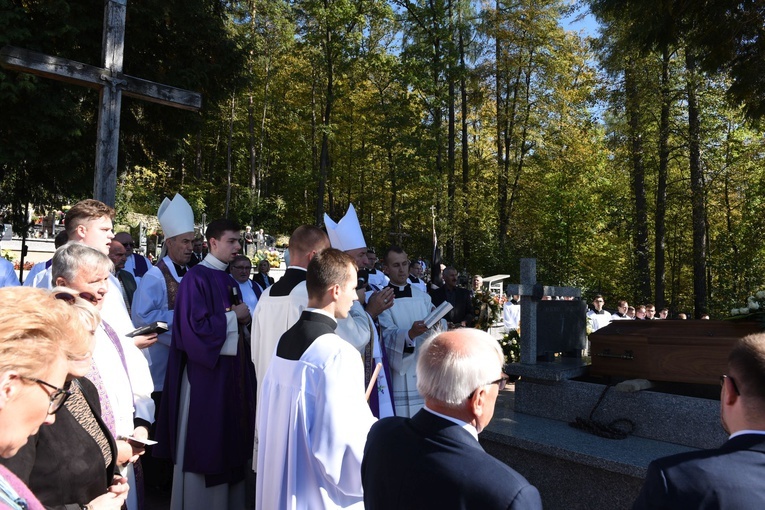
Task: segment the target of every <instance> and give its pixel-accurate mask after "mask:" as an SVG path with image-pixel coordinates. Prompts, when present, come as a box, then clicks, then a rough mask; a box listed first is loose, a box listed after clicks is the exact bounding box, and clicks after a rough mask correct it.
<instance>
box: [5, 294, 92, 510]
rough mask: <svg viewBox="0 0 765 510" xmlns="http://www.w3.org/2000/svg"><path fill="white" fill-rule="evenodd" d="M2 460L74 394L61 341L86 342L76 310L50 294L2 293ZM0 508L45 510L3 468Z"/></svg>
mask: <svg viewBox="0 0 765 510" xmlns="http://www.w3.org/2000/svg"><path fill="white" fill-rule="evenodd" d="M0 317H2V318H3V320H1V321H0V457H2V458H3V459H9V458H11V457H13V456H14V455H15V454H16V453H17V452H18V451H19V450H20V449H21V448H22V447H23V446H24V445H25V444H26V443H27V438H28V437H29V436H31V435H34V434H36V433H37V432H38V430H40V428H41V426H42V425H50V424H52V423H54V421H55V419H56V417H55V413H56V411H58V410H59V409H60V408H61V406H62V405H63V404H64V401H65V400H66V399H67V397H68V396H69V392H68V391H66V390H65V389H63V388H62V386H63V385H64V382H65V379H66V375H67V371H68V366H67V360H66V354H65V351H64V348H63V347H62V345H61V343H60V340H61V339H63V338H68V339H77V338H80V339H82V338H84V336H85V331H84V328H83V327H82V323H81V322H80V321H79V320H78V319H77V316H76V315H75V314H74V313H73V311H72V309H71V307H70V306H69V305H68V304H67V303H65V302H63V301H60V300H57V299H55V298H53V297H52V296H51V295H50V293H49V292H48V291H45V290H42V289H31V288H27V287H6V288H2V289H0ZM0 507H2V508H11V509H42V508H43V506H42V504H41V503H40V502H39V501H38V500H37V498H35V496H34V495H33V494H32V492H31V491H30V490H29V489H28V488H27V487H26V486H25V485H24V483H23V482H22V481H21V480H20V479H19V478H18V477H17V476H15V475H14V474H13V473H11V471H9V470H8V469H7V468H6V467H4V466H0Z"/></svg>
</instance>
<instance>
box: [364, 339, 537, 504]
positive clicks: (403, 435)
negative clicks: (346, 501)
mask: <svg viewBox="0 0 765 510" xmlns="http://www.w3.org/2000/svg"><path fill="white" fill-rule="evenodd" d="M502 362H503V357H502V352H501V350H500V348H499V345H498V344H497V341H496V340H494V339H493V338H492V337H491V336H490V335H489V334H487V333H484V332H483V331H479V330H475V329H460V330H455V331H450V332H447V333H441V334H439V335H437V336H435V337H433V338H431V339H429V340H427V341H426V342H425V343H424V344H423V346H422V348H421V350H420V356H419V358H418V360H417V389H418V390H419V392H420V393H421V394H422V395H423V397H424V398H425V408H424V409H422V410H420V411H419V412H418V413H417V414H416V415H414V417H412V418H400V417H395V418H385V419H382V420H380V421H378V422H377V423H376V424H375V425H373V426H372V429H371V430H370V432H369V436H368V437H367V444H366V448H365V450H364V460H363V463H362V466H361V477H362V484H363V486H364V505H365V508H366V509H367V510H376V509H389V508H396V509H397V510H406V509H418V510H421V509H428V508H438V509H439V510H444V509H481V510H492V509H503V510H504V509H516V510H521V509H523V510H526V509H541V508H542V501H541V499H540V496H539V492H538V491H537V489H536V488H535V487H534V486H533V485H530V484H529V482H528V481H526V479H525V478H523V476H521V475H520V474H518V473H517V472H515V471H514V470H512V469H511V468H510V467H508V466H507V465H506V464H503V463H502V462H500V461H499V460H497V459H495V458H494V457H492V456H491V455H489V454H488V453H486V452H485V451H484V450H483V448H481V445H480V444H479V443H478V433H479V432H481V430H483V429H484V428H485V427H486V426H487V425H488V424H489V422H490V421H491V418H492V416H493V415H494V404H495V403H496V400H497V395H498V394H499V391H500V390H501V389H503V388H504V386H505V382H506V379H505V377H506V376H505V375H504V374H503V373H502Z"/></svg>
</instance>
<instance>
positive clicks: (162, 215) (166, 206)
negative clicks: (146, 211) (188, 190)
mask: <svg viewBox="0 0 765 510" xmlns="http://www.w3.org/2000/svg"><path fill="white" fill-rule="evenodd" d="M157 219H159V224H160V225H162V231H163V232H164V233H165V238H167V239H170V238H171V237H175V236H177V235H180V234H185V233H187V232H194V211H192V210H191V206H190V205H189V203H188V202H186V199H185V198H183V197H182V196H181V195H180V194H178V193H176V195H175V197H173V199H172V200H170V199H169V198H165V199H164V200H163V201H162V205H160V206H159V211H157Z"/></svg>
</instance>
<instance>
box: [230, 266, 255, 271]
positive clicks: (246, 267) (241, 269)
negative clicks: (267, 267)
mask: <svg viewBox="0 0 765 510" xmlns="http://www.w3.org/2000/svg"><path fill="white" fill-rule="evenodd" d="M231 268H232V269H238V270H239V271H245V270H247V271H252V266H231Z"/></svg>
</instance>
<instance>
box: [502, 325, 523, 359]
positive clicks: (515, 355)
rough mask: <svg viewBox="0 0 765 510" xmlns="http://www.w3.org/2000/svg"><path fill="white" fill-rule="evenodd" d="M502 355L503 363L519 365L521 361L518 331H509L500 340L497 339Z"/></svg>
mask: <svg viewBox="0 0 765 510" xmlns="http://www.w3.org/2000/svg"><path fill="white" fill-rule="evenodd" d="M497 342H499V346H500V347H501V348H502V353H503V354H504V355H505V363H519V362H520V361H521V335H520V332H519V331H518V330H511V331H510V332H509V333H506V334H505V336H503V337H502V338H499V339H497Z"/></svg>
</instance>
